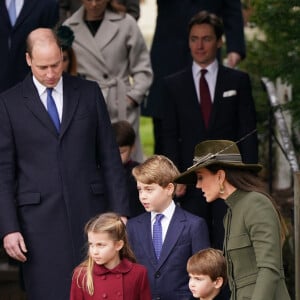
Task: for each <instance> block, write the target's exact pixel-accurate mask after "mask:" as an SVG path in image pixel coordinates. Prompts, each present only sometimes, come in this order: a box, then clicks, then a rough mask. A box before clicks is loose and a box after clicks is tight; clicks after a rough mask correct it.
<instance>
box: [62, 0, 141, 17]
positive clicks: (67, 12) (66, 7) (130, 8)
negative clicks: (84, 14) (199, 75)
mask: <svg viewBox="0 0 300 300" xmlns="http://www.w3.org/2000/svg"><path fill="white" fill-rule="evenodd" d="M118 1H119V2H120V3H121V4H123V5H124V6H125V7H126V12H127V13H128V14H130V15H132V16H133V17H134V18H135V19H136V20H138V19H139V17H140V3H139V2H140V1H139V0H118ZM81 4H82V1H81V0H59V15H60V21H61V22H63V21H65V20H66V19H67V18H68V17H70V16H71V15H72V14H73V13H74V12H75V11H76V10H77V9H78V8H79V7H80V6H81Z"/></svg>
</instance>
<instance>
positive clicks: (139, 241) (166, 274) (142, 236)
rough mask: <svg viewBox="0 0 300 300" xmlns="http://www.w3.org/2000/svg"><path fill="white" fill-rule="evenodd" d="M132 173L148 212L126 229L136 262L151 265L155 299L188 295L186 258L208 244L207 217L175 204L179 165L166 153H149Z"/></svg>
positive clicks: (178, 297) (151, 281) (130, 221)
mask: <svg viewBox="0 0 300 300" xmlns="http://www.w3.org/2000/svg"><path fill="white" fill-rule="evenodd" d="M132 173H133V176H134V177H135V179H136V181H137V189H138V191H139V198H140V201H141V203H142V205H143V206H144V208H145V210H146V212H145V213H143V214H141V215H139V216H137V217H135V218H132V219H130V220H129V221H128V223H127V231H128V237H129V241H130V244H131V247H132V249H133V251H134V254H135V255H136V258H137V261H138V262H139V263H141V264H143V265H144V266H146V268H147V269H148V276H149V280H150V285H151V292H152V298H153V299H160V300H164V299H172V300H176V299H178V300H185V299H186V300H188V299H190V298H191V296H192V294H191V292H190V291H189V288H188V281H189V278H188V274H187V272H186V263H187V260H188V259H189V257H190V256H191V255H193V254H194V253H195V252H197V251H199V250H201V249H204V248H207V247H209V238H208V230H207V225H206V222H205V221H204V219H202V218H200V217H197V216H195V215H192V214H190V213H188V212H187V211H185V210H183V209H181V208H180V207H177V206H175V203H174V201H173V195H174V193H175V188H176V185H175V184H174V183H173V179H174V178H175V177H176V176H177V175H178V170H177V168H176V167H175V165H174V164H173V162H172V161H171V160H169V159H168V158H167V157H165V156H162V155H154V156H151V157H150V158H148V159H147V160H146V161H145V162H144V163H142V164H140V165H139V166H136V167H135V168H134V169H133V171H132Z"/></svg>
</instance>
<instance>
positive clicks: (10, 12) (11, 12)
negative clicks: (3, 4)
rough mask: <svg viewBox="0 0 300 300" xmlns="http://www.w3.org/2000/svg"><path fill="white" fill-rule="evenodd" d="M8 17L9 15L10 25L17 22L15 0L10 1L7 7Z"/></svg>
mask: <svg viewBox="0 0 300 300" xmlns="http://www.w3.org/2000/svg"><path fill="white" fill-rule="evenodd" d="M8 15H9V19H10V23H11V25H12V26H14V25H15V23H16V20H17V13H16V0H11V1H10V4H9V6H8Z"/></svg>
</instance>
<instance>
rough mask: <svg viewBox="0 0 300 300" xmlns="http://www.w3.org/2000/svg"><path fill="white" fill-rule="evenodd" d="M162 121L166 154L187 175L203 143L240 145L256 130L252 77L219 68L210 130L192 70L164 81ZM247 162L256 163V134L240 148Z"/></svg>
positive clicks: (184, 71) (164, 151) (233, 70)
mask: <svg viewBox="0 0 300 300" xmlns="http://www.w3.org/2000/svg"><path fill="white" fill-rule="evenodd" d="M164 83H165V84H164V89H163V102H164V117H163V120H162V143H163V154H164V155H166V156H167V157H169V158H170V159H171V160H172V161H173V162H174V163H175V164H176V165H177V167H178V168H179V170H180V171H185V170H186V169H187V168H188V167H190V166H191V165H192V163H193V157H194V148H195V146H196V144H198V143H200V142H202V141H204V140H212V139H227V140H232V141H237V140H239V139H240V138H241V137H243V136H245V135H246V134H248V133H250V132H251V131H252V130H254V129H255V128H256V112H255V105H254V100H253V98H252V90H251V83H250V79H249V76H248V75H247V74H246V73H244V72H241V71H238V70H235V69H231V68H227V67H224V66H222V65H219V71H218V75H217V82H216V87H215V96H214V101H213V106H212V112H211V117H210V120H209V125H208V128H206V127H205V125H204V121H203V117H202V113H201V110H200V104H199V101H198V97H197V94H196V88H195V85H194V80H193V74H192V68H191V67H189V68H187V69H184V70H183V71H181V72H179V73H176V74H173V75H171V76H169V77H167V78H166V79H165V82H164ZM238 146H239V149H240V151H241V154H242V158H243V161H244V162H247V163H257V160H258V144H257V134H256V133H254V134H252V135H250V136H249V137H248V138H246V139H245V140H244V141H242V142H241V143H239V144H238Z"/></svg>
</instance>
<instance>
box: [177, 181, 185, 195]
mask: <svg viewBox="0 0 300 300" xmlns="http://www.w3.org/2000/svg"><path fill="white" fill-rule="evenodd" d="M185 192H186V185H185V184H180V183H179V184H177V185H176V191H175V195H176V197H182V196H184V195H185Z"/></svg>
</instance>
